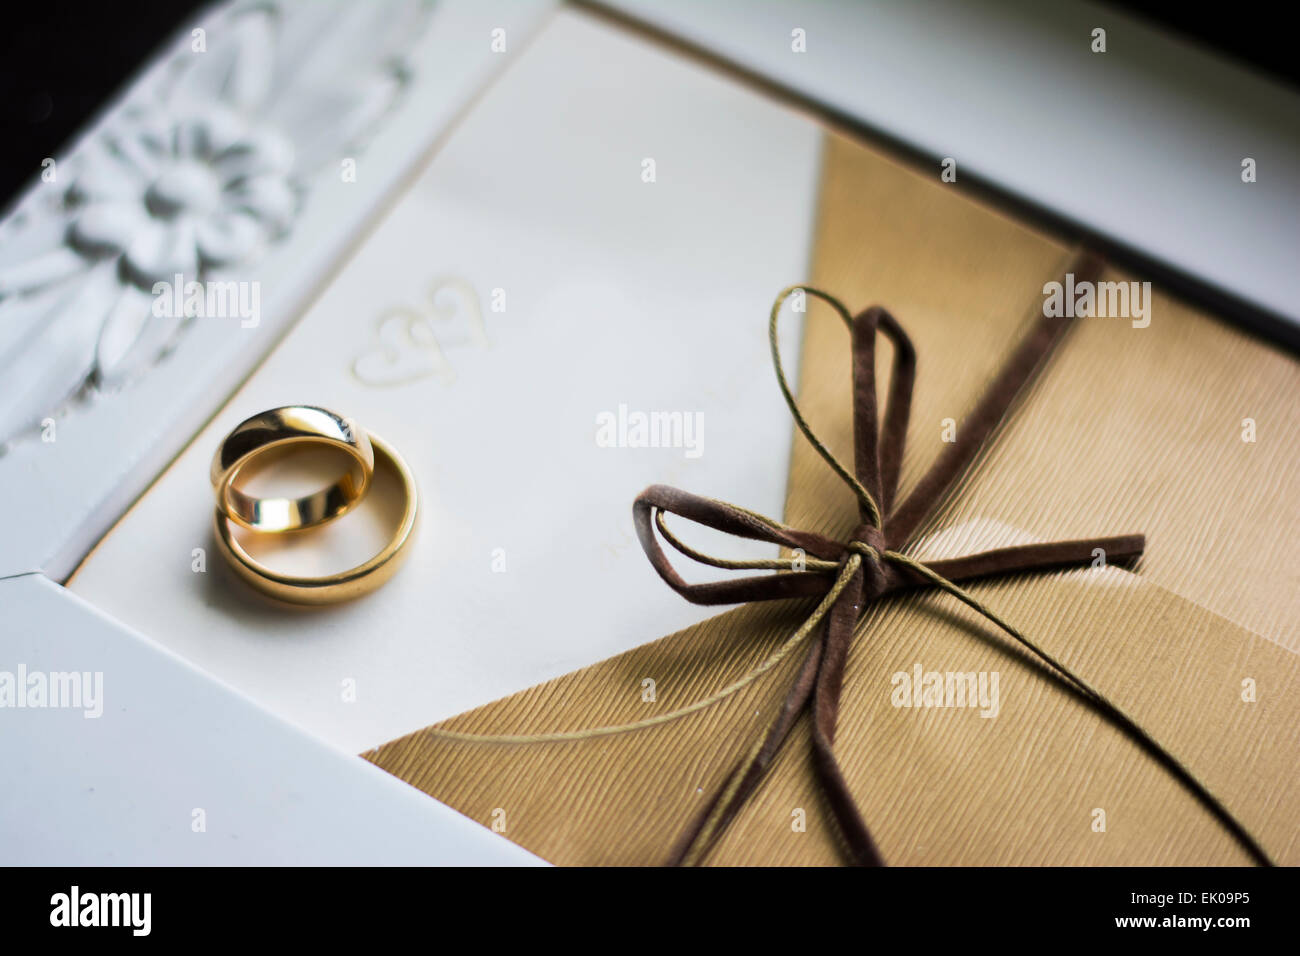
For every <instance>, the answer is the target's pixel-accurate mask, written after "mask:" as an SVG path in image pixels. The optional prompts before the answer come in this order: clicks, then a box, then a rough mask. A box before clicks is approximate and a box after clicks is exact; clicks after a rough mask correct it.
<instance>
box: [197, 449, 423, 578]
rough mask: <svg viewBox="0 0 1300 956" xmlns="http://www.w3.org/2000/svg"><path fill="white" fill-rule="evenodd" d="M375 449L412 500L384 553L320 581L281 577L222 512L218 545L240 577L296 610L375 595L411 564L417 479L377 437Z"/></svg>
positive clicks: (218, 518) (408, 500)
mask: <svg viewBox="0 0 1300 956" xmlns="http://www.w3.org/2000/svg"><path fill="white" fill-rule="evenodd" d="M370 445H371V446H372V447H373V449H374V453H375V457H376V459H378V460H379V461H380V462H382V463H384V464H386V465H387V466H388V467H390V468H392V469H393V471H394V472H395V473H396V474H397V476H398V478H399V479H400V480H401V484H402V493H403V494H404V495H405V496H406V504H405V508H404V509H403V512H402V520H401V521H400V522H399V523H398V526H397V531H396V533H394V535H393V537H392V539H391V540H390V541H389V542H388V544H387V545H385V546H384V548H383V550H381V551H380V552H379V553H378V554H376V555H375V556H374V557H373V558H371V559H370V560H369V561H366V562H365V563H364V564H359V565H357V566H356V567H355V568H352V569H351V570H348V571H340V572H339V573H337V574H328V575H322V576H320V577H299V576H296V575H289V574H281V573H280V572H278V571H272V570H271V569H270V568H268V567H266V566H265V565H263V564H260V563H258V562H257V561H255V560H254V559H253V557H252V556H251V555H249V553H248V552H247V551H246V550H245V549H244V547H243V545H241V544H240V543H239V541H237V540H236V539H235V536H234V532H233V530H232V528H231V522H230V519H229V518H228V516H226V515H225V514H223V513H222V512H221V511H220V510H217V511H216V512H214V513H213V516H212V522H213V528H214V530H215V531H216V537H217V545H218V547H219V549H220V551H221V553H222V556H223V557H224V558H225V559H226V560H227V561H228V562H229V563H230V566H231V567H232V568H234V569H235V571H236V573H238V574H239V576H240V577H241V578H243V579H244V580H245V581H247V582H248V583H249V584H250V585H252V586H253V587H254V588H256V589H257V590H259V591H261V592H262V593H263V594H268V595H270V596H271V597H274V598H278V599H280V600H281V601H288V602H290V603H293V604H334V603H336V602H338V601H350V600H351V599H353V598H358V597H361V596H362V595H363V594H369V593H370V592H371V591H373V590H375V589H376V588H377V587H379V586H380V585H381V584H383V583H384V582H385V581H387V580H388V579H389V578H391V577H392V576H393V574H394V573H396V571H397V569H398V568H399V567H400V566H401V564H402V561H403V560H405V558H406V555H407V552H408V551H409V546H410V544H411V542H412V541H413V540H414V538H415V525H416V518H417V516H418V513H419V498H418V495H417V493H416V488H415V478H414V477H413V476H412V474H411V469H410V468H409V467H408V466H407V464H406V462H405V461H403V460H402V456H401V455H399V454H398V453H397V452H396V451H394V450H393V448H392V447H391V446H389V445H388V444H387V443H385V442H384V441H382V440H380V438H379V437H378V436H376V435H371V436H370Z"/></svg>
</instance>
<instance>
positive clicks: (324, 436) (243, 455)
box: [210, 405, 375, 531]
mask: <svg viewBox="0 0 1300 956" xmlns="http://www.w3.org/2000/svg"><path fill="white" fill-rule="evenodd" d="M299 442H320V443H322V444H325V445H327V446H329V447H332V448H337V449H339V450H341V451H343V452H345V453H346V454H347V455H348V456H349V457H350V458H351V461H350V462H349V463H348V464H349V467H348V470H347V472H346V473H345V474H344V475H343V477H342V478H340V479H339V480H338V481H336V482H335V483H334V484H332V485H330V486H329V487H328V488H324V489H322V490H320V491H317V492H315V493H313V494H310V495H307V496H306V497H303V498H254V497H252V496H250V495H247V494H245V493H244V492H242V491H240V490H239V489H238V488H236V487H235V480H236V479H237V478H238V477H239V475H240V472H241V471H243V470H244V469H245V468H248V466H249V465H251V464H252V463H253V462H254V461H255V460H256V459H258V458H261V457H263V456H264V455H265V454H266V453H267V452H269V451H271V450H272V449H278V448H283V447H284V446H286V445H292V444H296V443H299ZM374 469H375V454H374V450H373V449H372V448H371V447H370V438H369V436H368V435H366V432H365V429H363V428H360V427H359V426H358V425H357V423H356V422H354V421H352V419H350V418H345V417H344V416H342V415H338V414H335V413H334V412H331V411H329V410H328V409H324V408H317V407H315V406H312V405H287V406H285V407H283V408H273V409H271V410H270V411H269V412H262V413H261V414H260V415H254V416H253V417H252V418H249V419H247V420H245V421H243V422H240V423H239V425H237V426H236V427H235V430H234V431H232V432H231V433H230V434H229V435H227V436H226V439H225V441H223V442H222V443H221V447H220V448H218V449H217V453H216V455H214V456H213V458H212V469H211V472H210V477H211V479H212V488H213V490H214V491H215V492H216V495H217V510H218V512H220V513H221V514H223V515H225V516H226V517H228V518H230V519H231V520H232V521H234V522H235V523H236V524H238V525H240V526H242V527H244V528H248V529H249V530H251V531H297V530H300V529H302V528H311V527H314V526H316V525H319V524H323V523H325V522H326V521H329V520H331V519H333V518H337V517H339V516H340V515H342V514H344V513H346V512H347V511H348V509H350V508H351V507H352V506H353V505H354V504H356V503H357V502H358V501H360V500H361V498H362V497H364V495H365V493H366V490H367V489H368V488H369V487H370V476H371V474H372V473H373V472H374Z"/></svg>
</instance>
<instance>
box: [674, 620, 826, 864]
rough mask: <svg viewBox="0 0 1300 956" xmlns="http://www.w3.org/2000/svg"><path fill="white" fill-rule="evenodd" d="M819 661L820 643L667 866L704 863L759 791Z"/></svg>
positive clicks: (801, 705) (807, 693)
mask: <svg viewBox="0 0 1300 956" xmlns="http://www.w3.org/2000/svg"><path fill="white" fill-rule="evenodd" d="M821 658H822V641H814V642H813V646H812V647H811V648H810V649H809V651H808V656H807V657H805V658H804V662H803V666H802V667H800V669H799V674H798V676H797V677H796V678H795V681H794V684H792V685H791V687H790V692H789V693H788V694H787V695H786V698H785V700H784V701H783V702H782V703H781V709H780V711H778V713H777V717H776V720H775V721H774V722H773V723H772V726H771V728H770V729H769V730H768V732H767V735H766V736H765V737H764V738H763V739H762V740H761V741H760V743H759V745H758V746H757V747H756V748H755V749H754V750H753V751H752V752H751V753H750V755H749V756H748V757H747V758H746V759H745V760H743V761H741V763H739V764H737V765H736V767H735V769H733V770H732V771H731V773H729V774H728V775H727V778H726V779H725V780H724V781H723V783H722V786H721V787H720V788H719V789H718V792H717V793H716V794H714V796H713V798H712V799H711V800H710V801H709V803H708V805H707V806H705V808H704V810H703V811H702V812H701V813H700V814H699V816H697V817H696V818H695V820H694V822H693V823H692V824H691V826H690V827H689V828H688V829H687V830H686V832H685V833H683V834H682V837H681V839H680V840H678V842H677V845H676V846H675V847H674V849H673V853H672V856H670V857H669V859H668V865H669V866H693V865H695V864H696V863H699V862H700V861H701V860H703V859H704V857H705V856H706V855H707V854H708V852H709V850H710V849H712V848H713V845H714V844H715V843H716V842H717V841H718V839H719V838H720V837H721V836H722V833H723V831H724V830H726V828H727V826H729V825H730V823H731V821H732V820H733V819H735V817H736V815H737V814H738V813H739V812H740V808H741V807H743V806H744V805H745V802H746V801H747V800H748V799H749V798H750V796H752V795H753V793H754V791H755V790H757V789H758V785H759V783H761V782H762V779H763V776H764V774H766V773H767V768H768V767H769V766H771V763H772V761H773V759H775V757H776V755H777V753H778V752H780V750H781V745H782V744H784V743H785V739H786V737H787V736H788V735H789V733H790V729H791V728H792V727H793V726H794V723H795V721H796V720H797V719H798V717H799V714H800V713H801V712H802V711H803V709H804V707H805V706H806V705H807V703H808V698H809V697H810V696H811V694H812V689H813V684H814V682H815V680H816V677H817V669H818V665H819V664H820V663H821Z"/></svg>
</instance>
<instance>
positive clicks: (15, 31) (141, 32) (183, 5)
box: [0, 0, 1300, 208]
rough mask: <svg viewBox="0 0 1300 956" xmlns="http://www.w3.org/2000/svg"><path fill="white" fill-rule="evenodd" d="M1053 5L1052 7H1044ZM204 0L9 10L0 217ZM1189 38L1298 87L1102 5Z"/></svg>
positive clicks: (1258, 43)
mask: <svg viewBox="0 0 1300 956" xmlns="http://www.w3.org/2000/svg"><path fill="white" fill-rule="evenodd" d="M1044 2H1050V0H1044ZM205 5H206V4H205V3H202V2H199V0H118V2H104V0H81V2H76V0H37V2H28V3H19V4H12V5H9V6H8V7H7V8H6V9H5V12H4V14H3V26H0V94H2V95H0V208H3V207H4V206H6V205H8V203H9V202H10V200H11V199H12V198H13V197H14V196H15V195H17V193H18V192H19V191H20V190H21V189H22V188H23V187H24V186H26V185H27V183H28V182H29V181H30V180H31V179H32V178H33V177H34V176H36V175H37V174H38V173H39V171H40V162H41V160H42V159H44V158H45V157H47V156H54V155H57V154H58V153H59V151H60V148H61V147H62V146H63V144H64V143H66V142H67V141H68V140H69V139H70V138H71V136H72V135H73V134H74V133H75V132H76V130H77V129H78V128H79V127H81V126H82V125H83V124H85V123H86V122H87V120H89V119H90V118H91V117H92V116H93V115H94V114H95V112H96V111H97V110H98V109H99V108H100V107H101V106H102V105H103V104H104V102H105V101H106V100H107V99H108V98H109V97H110V96H112V94H113V93H114V92H115V91H116V90H118V89H119V88H120V87H122V86H123V85H124V84H125V83H126V82H127V81H128V80H129V79H130V78H131V76H132V75H133V73H134V71H135V70H136V68H137V67H138V66H139V65H141V64H142V63H143V62H144V61H145V60H146V58H148V56H149V54H150V53H152V52H153V50H154V49H155V48H156V47H157V46H158V45H159V44H160V43H162V41H163V40H164V39H166V38H167V37H168V36H169V35H170V34H171V33H172V32H173V31H175V30H176V29H178V28H179V27H181V26H182V25H183V24H184V23H185V22H186V21H188V20H189V19H191V17H192V15H193V13H194V12H195V11H196V10H197V9H198V8H200V7H202V6H205ZM1104 6H1109V7H1112V8H1115V9H1122V10H1124V11H1126V12H1128V13H1130V14H1135V15H1137V16H1140V17H1142V18H1143V19H1146V20H1147V21H1149V22H1152V23H1155V24H1160V25H1163V26H1164V27H1165V28H1166V29H1168V30H1171V31H1173V32H1175V33H1179V34H1182V35H1184V36H1185V37H1187V38H1190V39H1192V40H1193V41H1194V42H1197V43H1199V44H1201V45H1202V46H1207V47H1210V48H1212V49H1214V50H1217V51H1218V52H1219V53H1221V54H1223V55H1225V56H1228V57H1230V58H1233V59H1236V60H1238V61H1239V62H1242V63H1245V64H1247V65H1249V66H1251V67H1252V68H1254V69H1255V70H1256V71H1259V72H1263V73H1266V74H1269V75H1271V76H1273V77H1274V78H1275V79H1279V80H1282V81H1283V82H1286V83H1288V84H1290V85H1292V86H1295V87H1300V56H1297V54H1296V46H1295V40H1294V38H1293V34H1292V32H1291V31H1290V30H1286V29H1283V28H1282V27H1281V24H1280V23H1278V22H1277V18H1276V17H1275V16H1273V15H1271V14H1269V13H1268V12H1266V11H1265V12H1257V11H1256V9H1255V8H1254V7H1253V6H1251V7H1247V6H1245V5H1241V4H1237V5H1233V6H1232V7H1230V8H1216V7H1212V6H1210V5H1202V4H1198V3H1186V2H1181V3H1179V2H1154V0H1123V2H1120V0H1115V2H1110V3H1106V4H1104Z"/></svg>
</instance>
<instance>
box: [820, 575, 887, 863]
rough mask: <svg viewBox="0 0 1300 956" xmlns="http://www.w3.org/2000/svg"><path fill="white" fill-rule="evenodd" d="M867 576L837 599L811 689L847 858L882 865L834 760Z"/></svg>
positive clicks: (829, 796) (824, 774) (825, 775)
mask: <svg viewBox="0 0 1300 956" xmlns="http://www.w3.org/2000/svg"><path fill="white" fill-rule="evenodd" d="M863 577H864V576H863V572H862V571H861V570H858V572H857V573H856V574H855V575H854V577H853V579H852V581H851V583H850V585H849V587H847V588H845V590H844V593H843V594H841V595H840V597H839V600H837V601H836V602H835V606H834V607H833V608H832V609H831V613H830V618H829V619H828V620H827V622H826V649H825V652H824V653H823V655H822V661H821V667H820V668H819V669H818V671H817V685H816V687H815V688H814V690H813V727H812V740H813V762H814V765H815V766H816V768H817V775H818V777H819V778H820V780H821V784H822V788H823V790H824V791H825V795H826V800H827V802H828V803H829V804H830V807H831V812H832V813H833V814H834V815H835V822H836V823H837V824H838V826H839V831H840V836H841V837H842V838H843V840H844V843H845V845H846V848H847V850H848V855H849V859H850V860H851V861H852V863H853V864H854V865H855V866H884V865H885V861H884V859H883V858H882V857H881V855H880V851H879V850H878V849H877V848H876V843H875V841H874V840H873V839H872V838H871V833H870V831H868V829H867V824H866V821H865V820H863V819H862V814H861V813H860V812H859V811H858V805H857V802H856V801H855V800H854V799H853V794H852V792H851V791H850V790H849V785H848V782H847V781H846V780H845V779H844V774H843V772H842V771H841V770H840V765H839V763H838V762H837V761H836V759H835V726H836V723H837V720H838V716H839V708H840V690H841V689H842V687H843V686H844V665H845V662H846V661H847V660H848V653H849V645H850V644H851V643H852V641H853V629H854V627H855V625H856V624H857V622H858V616H859V614H860V612H861V609H862V602H863V598H864V595H863V590H864V588H863Z"/></svg>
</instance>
